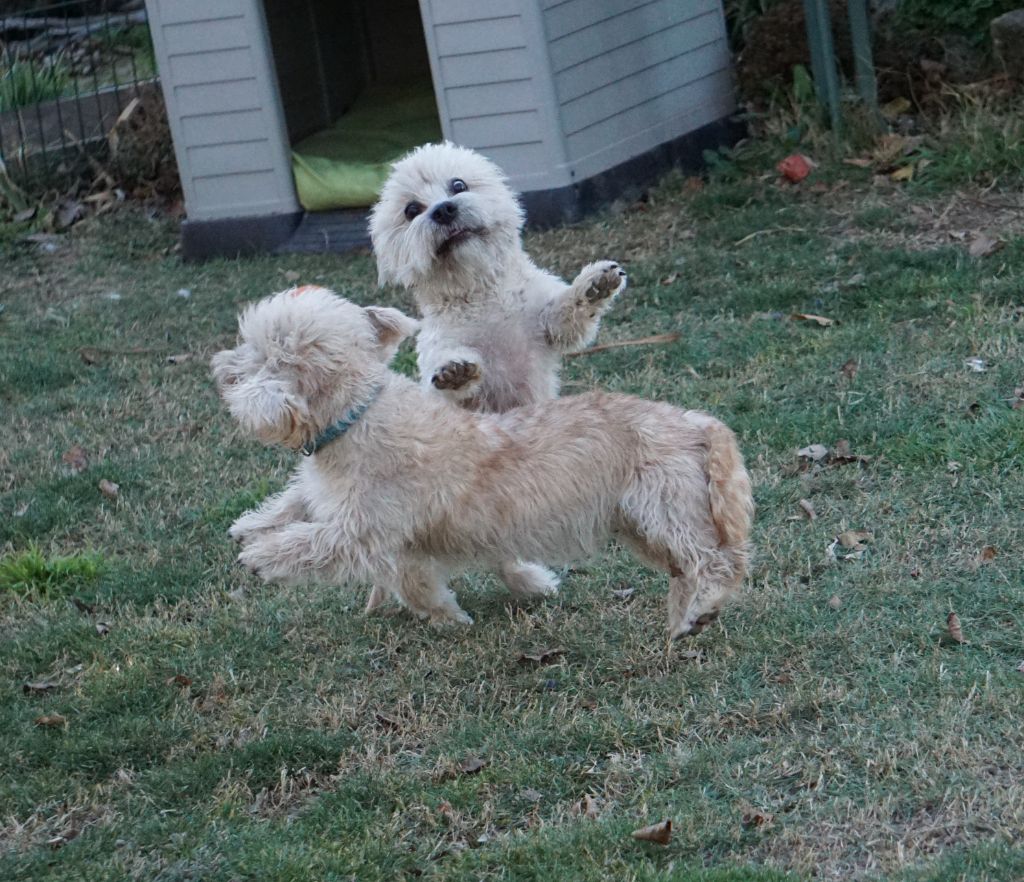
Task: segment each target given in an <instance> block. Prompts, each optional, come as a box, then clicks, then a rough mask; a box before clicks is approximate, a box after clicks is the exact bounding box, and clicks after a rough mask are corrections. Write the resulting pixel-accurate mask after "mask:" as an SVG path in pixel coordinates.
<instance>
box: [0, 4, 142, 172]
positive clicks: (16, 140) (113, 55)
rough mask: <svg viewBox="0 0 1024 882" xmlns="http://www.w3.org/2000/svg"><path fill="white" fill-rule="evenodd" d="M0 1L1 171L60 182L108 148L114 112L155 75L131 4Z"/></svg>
mask: <svg viewBox="0 0 1024 882" xmlns="http://www.w3.org/2000/svg"><path fill="white" fill-rule="evenodd" d="M12 5H13V4H11V3H0V163H2V166H0V171H5V173H6V175H7V176H8V177H9V178H11V179H12V180H15V181H18V182H19V183H21V184H25V185H34V186H38V185H40V184H41V185H44V186H49V185H59V184H60V183H61V182H62V181H64V180H66V179H68V178H69V177H73V176H75V175H76V174H78V173H79V171H80V169H81V166H82V165H83V164H88V162H89V161H90V157H95V156H96V155H102V154H103V153H104V152H105V151H106V149H107V136H108V134H109V133H110V131H111V129H112V128H113V127H114V126H115V124H116V123H117V121H118V119H119V118H120V117H121V115H122V114H123V113H124V112H125V111H126V109H128V108H129V107H130V106H131V105H132V101H133V99H137V98H141V97H142V96H144V95H145V94H146V92H147V91H152V90H156V89H157V88H158V86H157V80H156V76H157V72H156V62H155V58H154V54H153V47H152V43H151V41H150V36H149V26H148V24H147V22H146V12H145V8H144V6H142V4H141V3H139V2H135V3H132V2H123V3H116V2H111V0H62V2H57V3H50V4H48V5H38V4H37V5H34V6H31V7H26V6H24V5H22V6H21V7H20V9H17V10H16V11H12V12H7V11H5V10H6V9H7V8H10V7H11V6H12Z"/></svg>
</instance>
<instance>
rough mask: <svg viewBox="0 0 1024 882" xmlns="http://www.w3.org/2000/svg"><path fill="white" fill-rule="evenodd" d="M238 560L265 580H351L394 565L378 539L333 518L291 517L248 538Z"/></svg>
mask: <svg viewBox="0 0 1024 882" xmlns="http://www.w3.org/2000/svg"><path fill="white" fill-rule="evenodd" d="M238 562H239V563H240V564H241V565H242V566H244V567H245V568H246V569H248V570H250V571H251V572H252V573H254V574H255V575H257V576H259V577H260V578H261V579H263V580H264V581H265V582H307V581H309V582H312V581H316V582H342V583H344V582H355V581H361V580H365V579H376V578H377V576H378V574H379V573H382V572H388V571H389V570H391V571H392V572H393V571H394V565H393V563H389V559H388V557H387V554H386V550H385V549H382V548H380V547H379V546H377V543H372V542H369V541H361V539H360V537H355V536H349V535H346V534H345V533H344V531H342V530H339V529H338V527H337V526H336V525H335V524H332V523H293V524H288V525H287V526H285V527H282V528H281V529H278V530H274V531H272V532H267V533H260V534H257V535H256V536H254V537H253V538H252V540H251V541H250V542H249V544H248V545H246V546H245V548H243V549H242V552H241V554H239V555H238Z"/></svg>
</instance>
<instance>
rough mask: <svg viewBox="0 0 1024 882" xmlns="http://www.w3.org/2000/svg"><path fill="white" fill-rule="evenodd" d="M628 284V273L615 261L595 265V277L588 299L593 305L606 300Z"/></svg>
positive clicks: (592, 280) (587, 295)
mask: <svg viewBox="0 0 1024 882" xmlns="http://www.w3.org/2000/svg"><path fill="white" fill-rule="evenodd" d="M625 283H626V271H625V270H624V269H623V268H622V267H621V266H619V265H618V264H617V263H616V262H615V261H613V260H605V261H602V262H601V263H598V264H595V265H594V276H593V278H592V279H591V280H590V285H589V287H588V288H587V292H586V298H587V300H589V301H590V302H591V303H596V302H597V301H599V300H606V299H607V298H608V297H610V296H611V295H613V294H615V293H616V292H617V291H618V290H619V289H620V288H621V287H622V286H623V285H625Z"/></svg>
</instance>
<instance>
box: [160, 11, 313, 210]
mask: <svg viewBox="0 0 1024 882" xmlns="http://www.w3.org/2000/svg"><path fill="white" fill-rule="evenodd" d="M146 9H147V12H148V15H149V25H150V31H151V33H152V35H153V46H154V50H155V53H156V57H157V59H158V63H159V67H160V72H161V85H162V88H163V93H164V99H165V102H166V104H167V115H168V119H169V122H170V126H171V134H172V137H173V139H174V152H175V156H176V158H177V161H178V171H179V174H180V176H181V183H182V189H183V191H184V194H185V206H186V210H187V212H188V217H189V221H190V222H202V221H212V220H221V219H225V218H246V217H253V216H267V215H282V214H294V213H295V212H297V211H298V207H299V206H298V202H297V200H296V198H295V185H294V183H293V181H292V177H291V160H290V156H289V152H288V147H287V138H286V136H285V127H284V115H283V112H282V109H281V103H280V97H279V94H278V90H277V82H276V77H275V76H274V70H273V63H272V60H271V55H270V46H269V42H268V39H267V27H266V21H265V19H264V17H263V14H262V7H261V6H260V5H259V4H258V3H256V2H254V0H202V2H198V0H146Z"/></svg>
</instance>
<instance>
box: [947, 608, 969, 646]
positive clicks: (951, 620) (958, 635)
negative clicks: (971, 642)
mask: <svg viewBox="0 0 1024 882" xmlns="http://www.w3.org/2000/svg"><path fill="white" fill-rule="evenodd" d="M946 628H947V629H948V630H949V636H950V637H952V638H953V640H955V641H956V642H957V643H960V644H966V643H967V641H966V640H965V639H964V632H963V629H962V628H961V627H960V616H958V615H957V614H956V613H955V612H951V613H950V614H949V615H948V616H946Z"/></svg>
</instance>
